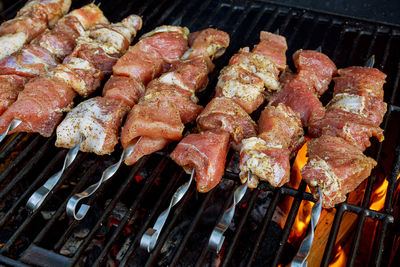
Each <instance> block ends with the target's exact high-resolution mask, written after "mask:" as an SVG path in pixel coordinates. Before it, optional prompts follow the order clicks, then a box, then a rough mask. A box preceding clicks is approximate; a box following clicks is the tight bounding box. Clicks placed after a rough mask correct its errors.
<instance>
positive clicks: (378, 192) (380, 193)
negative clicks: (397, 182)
mask: <svg viewBox="0 0 400 267" xmlns="http://www.w3.org/2000/svg"><path fill="white" fill-rule="evenodd" d="M399 178H400V174H399V175H398V176H397V179H399ZM388 186H389V182H388V180H387V179H385V180H383V182H382V184H381V185H380V186H378V188H376V189H375V190H374V192H373V193H372V196H371V201H370V202H371V204H370V206H369V208H370V209H371V210H376V211H380V210H381V209H383V207H384V206H385V201H386V193H387V189H388Z"/></svg>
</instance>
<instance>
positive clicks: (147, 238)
mask: <svg viewBox="0 0 400 267" xmlns="http://www.w3.org/2000/svg"><path fill="white" fill-rule="evenodd" d="M194 173H195V169H193V170H192V173H191V175H190V180H189V182H187V183H185V184H183V185H181V186H180V187H179V188H178V189H177V190H176V191H175V193H174V195H173V196H172V199H171V202H170V203H169V206H168V208H167V209H166V210H164V211H163V212H162V213H161V214H160V216H158V218H157V220H156V222H155V223H154V226H153V228H148V229H147V231H146V232H145V233H144V234H143V236H142V239H141V240H140V247H141V248H143V249H146V250H147V252H149V253H150V252H151V251H152V250H153V249H154V248H155V246H156V244H157V239H158V237H159V235H160V233H161V230H162V229H163V227H164V224H165V222H166V221H167V218H168V215H169V213H170V211H171V209H172V207H174V206H175V205H176V204H177V203H178V202H179V201H180V200H181V199H182V198H183V196H184V195H185V194H186V192H187V191H188V189H189V187H190V185H191V184H192V181H193V177H194Z"/></svg>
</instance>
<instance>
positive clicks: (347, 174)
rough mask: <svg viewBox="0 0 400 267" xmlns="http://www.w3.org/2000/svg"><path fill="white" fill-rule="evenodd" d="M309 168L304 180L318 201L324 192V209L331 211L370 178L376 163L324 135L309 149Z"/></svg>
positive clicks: (359, 152)
mask: <svg viewBox="0 0 400 267" xmlns="http://www.w3.org/2000/svg"><path fill="white" fill-rule="evenodd" d="M307 155H308V161H307V164H306V165H305V166H304V167H303V168H302V169H301V176H302V178H303V179H304V181H305V182H306V183H307V184H308V185H309V186H310V187H311V190H312V192H313V193H314V197H316V198H318V189H317V187H320V188H321V193H322V206H323V207H324V208H332V207H334V205H335V204H338V203H340V202H343V201H345V200H346V194H347V193H349V192H351V191H353V190H354V189H356V188H357V187H358V186H359V185H360V184H361V182H363V181H364V180H365V179H366V178H367V177H368V176H369V175H370V174H371V170H372V168H373V167H375V165H376V162H375V160H373V159H372V158H369V157H367V156H365V155H364V154H363V153H362V151H361V150H360V149H359V148H358V147H356V146H354V145H351V144H349V143H347V142H344V141H343V139H341V138H339V137H334V136H330V135H322V136H321V137H319V138H316V139H312V140H311V141H310V142H309V143H308V145H307Z"/></svg>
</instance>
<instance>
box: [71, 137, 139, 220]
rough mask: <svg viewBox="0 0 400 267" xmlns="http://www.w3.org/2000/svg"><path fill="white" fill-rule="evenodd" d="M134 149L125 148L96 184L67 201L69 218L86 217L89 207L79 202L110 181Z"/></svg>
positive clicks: (80, 218)
mask: <svg viewBox="0 0 400 267" xmlns="http://www.w3.org/2000/svg"><path fill="white" fill-rule="evenodd" d="M134 148H135V145H131V146H128V147H127V148H125V149H124V151H123V152H122V154H121V158H120V159H119V161H118V162H117V163H114V164H113V165H111V166H110V167H108V168H107V169H105V170H104V172H103V174H102V175H101V178H100V180H99V181H98V182H97V183H95V184H93V185H91V186H89V187H88V188H87V189H86V190H85V191H83V192H80V193H77V194H75V195H74V196H72V197H71V198H70V199H69V200H68V203H67V207H66V209H67V214H68V215H69V216H72V217H74V218H75V220H82V219H83V218H84V217H85V216H86V213H87V212H88V210H89V208H90V206H89V205H87V204H81V202H82V201H83V200H84V199H86V198H88V197H90V196H91V195H93V194H94V193H95V192H96V191H97V190H98V189H99V188H100V186H101V185H102V184H103V183H105V182H106V181H108V179H110V178H111V177H112V176H113V175H114V174H115V173H116V172H117V170H118V169H119V167H120V166H121V164H122V162H123V161H124V160H125V159H126V158H127V157H128V156H129V154H131V153H132V151H133V149H134ZM77 209H78V210H77Z"/></svg>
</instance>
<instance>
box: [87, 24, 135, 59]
mask: <svg viewBox="0 0 400 267" xmlns="http://www.w3.org/2000/svg"><path fill="white" fill-rule="evenodd" d="M120 28H123V27H120ZM89 37H90V38H93V39H95V40H96V41H97V42H101V43H102V46H101V47H102V48H103V47H105V48H106V49H107V50H105V51H106V52H107V51H110V52H114V51H115V52H114V53H118V52H120V51H123V50H125V49H126V44H127V42H128V43H129V42H130V38H129V39H126V38H125V36H124V35H123V34H122V33H120V32H119V31H118V30H117V29H114V27H110V28H108V27H97V28H96V29H93V30H90V32H89ZM110 47H112V48H114V49H115V50H111V49H112V48H110ZM103 49H104V48H103ZM111 54H112V53H111Z"/></svg>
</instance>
